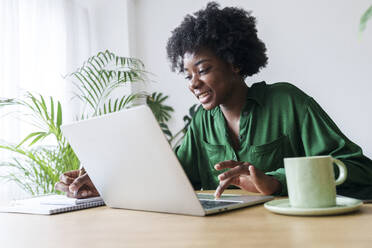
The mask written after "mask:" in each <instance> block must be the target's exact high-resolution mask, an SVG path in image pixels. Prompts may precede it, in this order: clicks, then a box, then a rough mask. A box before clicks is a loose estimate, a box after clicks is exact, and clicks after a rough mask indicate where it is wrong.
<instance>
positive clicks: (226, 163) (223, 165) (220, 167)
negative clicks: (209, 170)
mask: <svg viewBox="0 0 372 248" xmlns="http://www.w3.org/2000/svg"><path fill="white" fill-rule="evenodd" d="M242 163H243V162H238V161H235V160H226V161H223V162H219V163H218V164H216V165H215V166H214V168H215V169H216V170H223V169H226V168H234V167H235V166H237V165H239V164H242Z"/></svg>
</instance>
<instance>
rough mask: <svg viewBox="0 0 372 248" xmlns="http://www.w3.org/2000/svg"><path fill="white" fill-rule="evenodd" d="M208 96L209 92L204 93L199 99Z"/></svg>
mask: <svg viewBox="0 0 372 248" xmlns="http://www.w3.org/2000/svg"><path fill="white" fill-rule="evenodd" d="M208 94H209V93H208V92H204V93H203V94H200V95H199V98H200V97H205V96H206V95H208Z"/></svg>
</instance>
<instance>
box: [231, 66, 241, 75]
mask: <svg viewBox="0 0 372 248" xmlns="http://www.w3.org/2000/svg"><path fill="white" fill-rule="evenodd" d="M231 69H232V71H233V72H234V73H240V68H238V67H236V66H234V65H231Z"/></svg>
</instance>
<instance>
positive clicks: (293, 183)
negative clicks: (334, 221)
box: [284, 156, 347, 208]
mask: <svg viewBox="0 0 372 248" xmlns="http://www.w3.org/2000/svg"><path fill="white" fill-rule="evenodd" d="M333 164H336V165H337V166H338V168H339V170H340V174H339V176H338V178H337V179H336V180H335V175H334V172H333ZM284 168H285V174H286V180H287V188H288V197H289V203H290V205H291V207H295V208H326V207H332V206H335V205H336V185H339V184H342V183H343V182H344V181H345V180H346V177H347V169H346V166H345V164H344V163H343V162H341V161H340V160H338V159H335V158H333V157H331V156H312V157H297V158H284Z"/></svg>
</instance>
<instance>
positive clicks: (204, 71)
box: [199, 67, 210, 74]
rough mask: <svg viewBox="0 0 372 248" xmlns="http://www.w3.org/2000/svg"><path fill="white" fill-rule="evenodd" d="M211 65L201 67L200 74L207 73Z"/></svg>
mask: <svg viewBox="0 0 372 248" xmlns="http://www.w3.org/2000/svg"><path fill="white" fill-rule="evenodd" d="M209 69H210V67H208V68H206V69H201V70H199V74H206V73H207V72H208V71H209Z"/></svg>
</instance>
